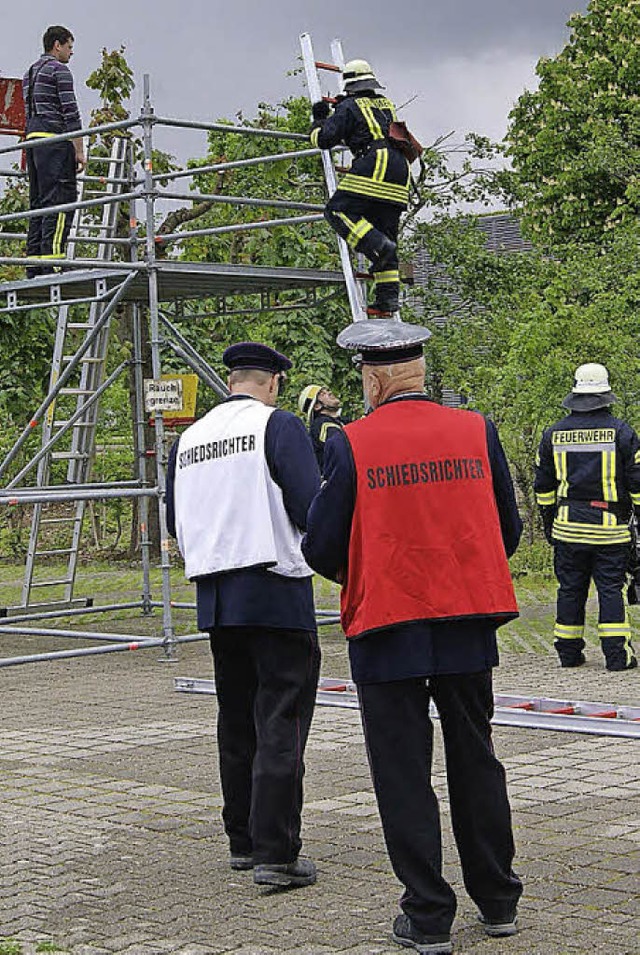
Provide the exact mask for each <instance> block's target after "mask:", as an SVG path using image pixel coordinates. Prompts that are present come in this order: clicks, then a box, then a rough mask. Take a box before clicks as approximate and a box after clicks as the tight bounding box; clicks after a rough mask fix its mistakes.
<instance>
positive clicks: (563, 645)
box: [553, 638, 585, 667]
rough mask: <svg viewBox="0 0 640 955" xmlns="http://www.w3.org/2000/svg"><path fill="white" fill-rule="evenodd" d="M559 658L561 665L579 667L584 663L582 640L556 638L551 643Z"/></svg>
mask: <svg viewBox="0 0 640 955" xmlns="http://www.w3.org/2000/svg"><path fill="white" fill-rule="evenodd" d="M553 645H554V647H555V648H556V651H557V654H558V657H559V659H560V666H561V667H581V666H582V664H583V663H585V655H584V653H583V652H582V651H583V650H584V640H583V639H582V638H579V639H576V640H556V641H555V643H554V644H553Z"/></svg>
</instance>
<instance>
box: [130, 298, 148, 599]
mask: <svg viewBox="0 0 640 955" xmlns="http://www.w3.org/2000/svg"><path fill="white" fill-rule="evenodd" d="M141 324H142V323H141V318H140V306H139V305H138V303H137V302H136V303H135V304H134V306H133V361H134V378H135V409H134V414H135V429H136V446H137V451H138V460H137V461H136V467H137V470H138V479H139V480H140V482H141V483H142V484H144V483H145V482H146V480H147V468H146V459H145V440H144V421H145V419H144V383H143V369H142V328H141ZM139 507H140V511H139V515H140V557H141V560H142V612H143V614H149V613H151V612H152V606H151V597H152V594H151V540H150V538H149V500H148V498H146V497H143V498H142V499H141V501H140V505H139Z"/></svg>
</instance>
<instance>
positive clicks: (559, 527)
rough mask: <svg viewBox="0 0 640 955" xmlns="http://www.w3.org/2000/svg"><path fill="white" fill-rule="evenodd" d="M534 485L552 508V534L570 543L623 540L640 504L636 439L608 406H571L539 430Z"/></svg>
mask: <svg viewBox="0 0 640 955" xmlns="http://www.w3.org/2000/svg"><path fill="white" fill-rule="evenodd" d="M534 489H535V494H536V501H537V502H538V504H539V505H540V507H541V509H543V512H544V510H545V509H547V508H550V509H553V515H554V520H553V526H552V529H551V537H552V540H554V541H564V542H565V543H569V544H624V543H626V542H627V541H629V540H630V535H629V527H628V522H629V517H630V516H631V508H632V505H634V504H635V505H640V440H639V439H638V435H637V434H636V433H635V431H634V430H633V428H631V427H630V425H628V424H626V422H624V421H620V420H619V419H618V418H614V416H613V415H612V414H611V412H610V411H609V409H608V408H598V409H597V410H596V411H573V412H571V414H569V415H567V417H566V418H563V419H562V421H558V422H557V423H556V424H554V425H552V426H551V427H550V428H548V429H547V430H546V431H545V432H544V434H543V435H542V440H541V442H540V447H539V449H538V454H537V457H536V476H535V483H534Z"/></svg>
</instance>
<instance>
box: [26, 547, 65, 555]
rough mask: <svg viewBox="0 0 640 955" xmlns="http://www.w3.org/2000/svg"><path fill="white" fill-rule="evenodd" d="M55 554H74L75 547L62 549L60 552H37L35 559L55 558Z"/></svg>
mask: <svg viewBox="0 0 640 955" xmlns="http://www.w3.org/2000/svg"><path fill="white" fill-rule="evenodd" d="M55 554H73V547H61V548H59V549H58V550H37V551H35V554H34V556H35V557H53V556H54V555H55Z"/></svg>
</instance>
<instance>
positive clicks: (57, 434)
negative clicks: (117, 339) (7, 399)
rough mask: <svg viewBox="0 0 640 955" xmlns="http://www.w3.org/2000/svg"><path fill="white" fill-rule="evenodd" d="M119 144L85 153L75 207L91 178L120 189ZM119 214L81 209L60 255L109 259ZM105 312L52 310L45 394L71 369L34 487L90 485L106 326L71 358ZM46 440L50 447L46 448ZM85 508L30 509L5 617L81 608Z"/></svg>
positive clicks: (114, 209)
mask: <svg viewBox="0 0 640 955" xmlns="http://www.w3.org/2000/svg"><path fill="white" fill-rule="evenodd" d="M127 142H128V141H127V140H126V139H124V138H119V137H118V138H116V139H115V140H114V142H113V147H112V150H111V155H110V156H107V157H101V156H95V157H92V156H91V155H89V160H88V163H87V170H89V168H92V169H93V168H96V167H97V170H98V171H97V172H96V174H95V175H92V176H88V177H86V178H83V179H82V180H81V181H80V188H79V195H78V200H79V201H82V200H83V199H87V198H89V197H90V195H91V193H90V192H89V190H88V189H87V182H89V183H91V182H92V180H94V181H97V180H103V184H102V185H101V188H100V190H99V194H100V196H108V195H110V194H112V195H114V196H117V194H118V193H122V192H124V191H125V183H126V175H125V173H126V163H127ZM105 166H106V172H105ZM119 208H120V203H118V202H117V201H114V202H112V203H108V204H106V205H104V206H102V211H101V215H100V217H99V218H94V217H93V216H92V212H91V210H90V209H89V210H87V209H81V210H80V211H79V212H78V214H77V215H76V217H75V220H74V224H73V226H72V229H71V232H70V235H69V242H68V244H67V256H66V257H67V258H68V259H74V258H76V257H77V252H76V247H77V245H78V244H80V243H81V241H82V240H89V239H98V240H101V241H100V242H99V243H98V246H97V249H98V251H97V253H96V259H97V260H98V261H97V263H96V267H97V268H99V264H100V262H107V261H109V260H110V259H111V256H112V251H113V247H114V246H113V244H112V243H109V242H108V241H105V240H109V239H113V238H115V235H116V231H117V226H118V213H119ZM80 257H82V256H81V255H80ZM53 284H54V280H53V279H52V285H53ZM105 307H106V306H105V303H104V302H102V301H97V302H92V303H91V305H90V306H89V311H88V315H87V316H85V317H80V318H79V317H78V308H83V306H78V305H61V306H60V307H59V308H58V317H57V324H56V333H55V341H54V348H53V358H52V363H51V375H50V381H49V390H51V389H52V388H53V387H54V386H55V384H56V382H57V381H58V379H59V378H60V376H61V374H62V373H63V372H64V371H65V370H66V369H67V368H69V366H70V365H71V364H72V363H73V362H74V361H75V362H76V365H77V367H76V368H75V373H74V374H73V375H72V376H71V378H70V379H69V381H68V383H67V384H66V386H65V387H64V388H62V389H61V391H60V394H59V396H58V398H57V399H56V401H55V402H54V403H53V404H52V405H51V406H50V407H49V409H48V411H47V414H46V419H45V420H44V421H43V422H42V451H41V452H40V453H41V457H40V460H39V462H38V466H37V467H38V470H37V481H36V483H37V487H38V488H45V487H47V486H50V485H51V484H56V485H57V486H59V487H64V486H65V485H71V486H73V485H82V484H87V483H88V482H89V481H90V479H91V469H92V466H93V461H94V456H95V441H96V425H97V415H98V405H99V398H100V395H101V394H102V392H103V391H104V388H105V386H104V384H103V382H104V371H105V364H106V358H107V347H108V342H109V324H110V323H109V321H107V322H106V323H105V325H104V327H103V328H102V329H101V331H100V332H99V333H98V334H97V335H96V337H95V339H94V341H93V342H92V344H91V345H90V347H89V348H88V349H87V351H86V353H85V354H84V355H82V357H81V358H80V359H79V360H78V359H77V358H76V357H75V355H76V353H77V351H78V350H79V348H80V347H81V346H82V343H83V341H84V340H85V339H86V337H87V336H88V335H89V334H90V333H91V331H92V329H93V328H94V327H95V325H96V324H97V323H98V322H99V320H100V317H101V315H102V313H103V311H104V309H105ZM54 440H55V444H54V445H53V446H52V447H51V448H50V447H49V446H50V445H51V442H52V441H54ZM54 448H55V450H54ZM58 461H60V462H66V472H65V476H64V478H63V477H62V475H61V474H60V471H59V470H57V466H56V462H58ZM64 467H65V466H64V464H63V465H62V468H63V469H64ZM19 477H20V475H18V478H19ZM18 478H14V481H13V482H12V484H14V485H15V483H16V482H17V480H18ZM10 486H11V485H10ZM86 504H87V502H86V501H56V502H55V503H48V504H34V506H33V517H32V520H31V531H30V535H29V545H28V550H27V560H26V566H25V576H24V582H23V587H22V599H21V602H20V605H19V606H15V607H11V608H8V612H9V614H11V615H13V614H17V613H21V612H24V611H27V610H35V609H37V610H49V609H66V608H71V607H73V606H79V605H84V606H86V605H87V603H88V602H87V600H86V599H82V600H74V599H73V589H74V582H75V577H76V569H77V563H78V551H79V547H80V538H81V533H82V524H83V518H84V514H85V509H86ZM51 559H54V560H55V559H61V560H62V561H63V562H64V563H65V564H66V568H65V572H64V574H63V576H62V577H60V576H56V577H52V576H51V569H50V563H51ZM34 594H37V599H34Z"/></svg>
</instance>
